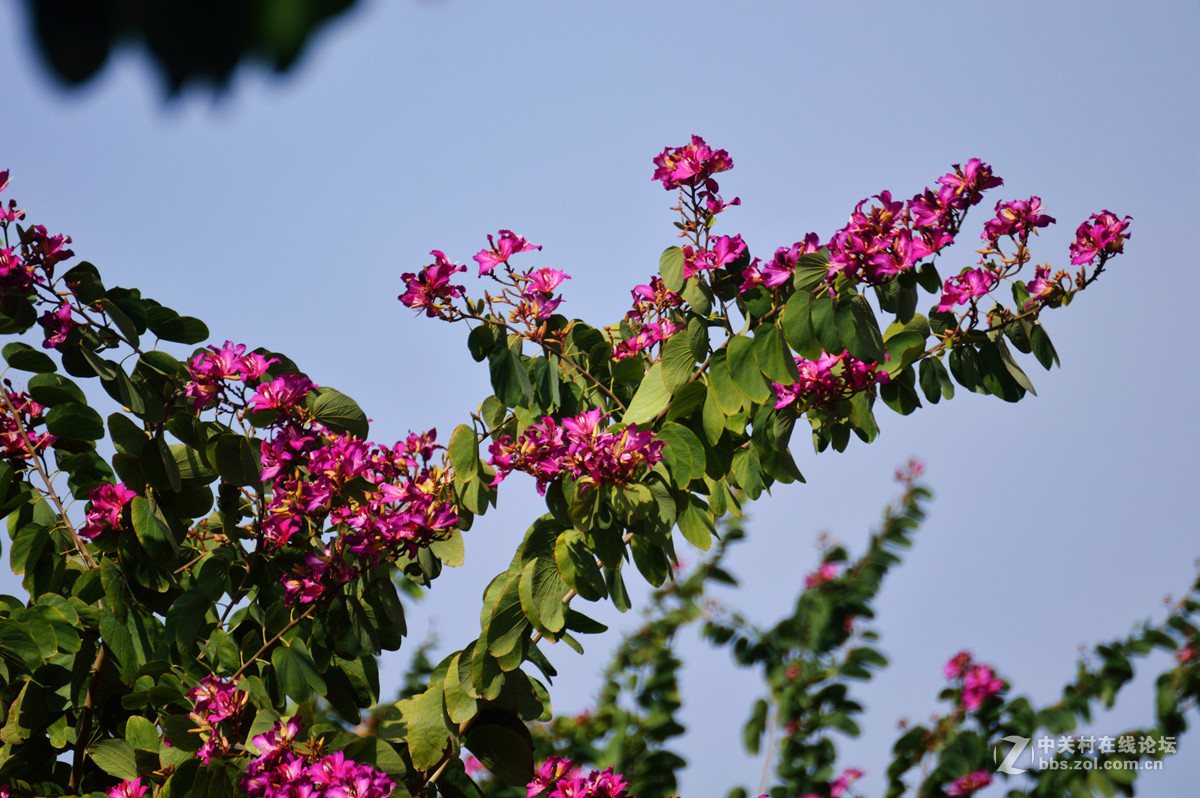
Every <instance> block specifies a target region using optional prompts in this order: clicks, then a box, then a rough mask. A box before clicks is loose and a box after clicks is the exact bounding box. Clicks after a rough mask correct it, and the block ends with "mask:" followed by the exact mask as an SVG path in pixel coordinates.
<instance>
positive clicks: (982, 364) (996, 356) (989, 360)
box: [979, 341, 1025, 402]
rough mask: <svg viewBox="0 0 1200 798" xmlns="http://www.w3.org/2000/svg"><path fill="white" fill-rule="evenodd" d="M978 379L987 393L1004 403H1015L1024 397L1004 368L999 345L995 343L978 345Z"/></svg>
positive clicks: (1022, 390) (989, 342) (1021, 389)
mask: <svg viewBox="0 0 1200 798" xmlns="http://www.w3.org/2000/svg"><path fill="white" fill-rule="evenodd" d="M1014 365H1015V364H1014ZM979 379H980V381H981V382H982V383H983V387H984V388H985V389H987V392H988V393H990V394H992V395H993V396H998V397H1000V398H1001V399H1003V400H1004V401H1006V402H1016V401H1018V400H1020V398H1021V397H1022V396H1024V395H1025V390H1024V389H1023V388H1022V387H1021V385H1020V384H1019V383H1018V382H1017V381H1016V380H1015V379H1014V378H1013V376H1012V374H1011V373H1009V370H1008V368H1007V367H1006V366H1005V363H1004V358H1003V356H1002V355H1001V354H1000V345H999V344H997V343H996V342H995V341H988V342H986V343H982V344H980V345H979Z"/></svg>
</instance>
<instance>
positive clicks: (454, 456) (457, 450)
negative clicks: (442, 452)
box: [447, 424, 479, 479]
mask: <svg viewBox="0 0 1200 798" xmlns="http://www.w3.org/2000/svg"><path fill="white" fill-rule="evenodd" d="M447 453H448V454H449V455H450V465H451V466H453V467H454V473H455V475H456V476H457V477H459V478H460V479H465V478H467V477H469V476H471V475H472V474H476V473H478V472H479V446H478V444H477V443H476V442H475V430H473V429H471V428H470V427H469V426H467V425H466V424H459V425H458V426H457V427H455V428H454V434H452V435H451V436H450V444H449V446H448V447H447Z"/></svg>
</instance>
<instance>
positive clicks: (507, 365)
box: [488, 341, 533, 407]
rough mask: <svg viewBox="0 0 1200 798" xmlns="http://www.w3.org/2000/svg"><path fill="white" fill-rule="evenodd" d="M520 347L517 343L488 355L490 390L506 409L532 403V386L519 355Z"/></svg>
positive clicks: (502, 347)
mask: <svg viewBox="0 0 1200 798" xmlns="http://www.w3.org/2000/svg"><path fill="white" fill-rule="evenodd" d="M520 346H521V344H520V342H519V341H518V342H516V343H515V344H513V345H512V346H501V347H497V348H496V349H494V350H492V353H491V354H490V355H488V368H489V370H490V372H491V376H492V390H494V391H495V392H496V398H498V399H499V400H500V401H501V402H503V403H504V404H505V406H507V407H519V406H520V407H523V406H525V405H527V404H528V403H529V402H532V401H533V385H532V383H530V381H529V373H528V372H527V371H525V363H524V361H523V360H522V359H521V356H520V354H519V352H520Z"/></svg>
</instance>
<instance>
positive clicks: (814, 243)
mask: <svg viewBox="0 0 1200 798" xmlns="http://www.w3.org/2000/svg"><path fill="white" fill-rule="evenodd" d="M820 249H821V240H820V239H819V238H818V237H817V234H816V233H809V234H808V235H806V236H805V237H804V240H803V241H797V242H796V243H795V244H792V245H791V246H790V247H780V248H779V249H777V250H775V257H773V258H771V260H770V261H768V262H767V263H766V265H761V263H760V261H759V260H758V258H755V259H754V260H753V261H752V262H751V263H750V265H749V266H747V267H746V270H745V271H744V272H742V287H741V289H740V290H739V291H738V293H739V294H744V293H746V292H747V291H749V290H750V289H751V288H754V287H756V286H760V285H764V286H766V287H768V288H775V287H777V286H781V285H783V284H784V283H786V282H787V281H789V280H791V279H792V274H793V273H794V272H795V271H796V264H797V263H798V262H799V261H800V258H801V257H802V256H804V255H812V254H814V253H816V252H817V251H819V250H820Z"/></svg>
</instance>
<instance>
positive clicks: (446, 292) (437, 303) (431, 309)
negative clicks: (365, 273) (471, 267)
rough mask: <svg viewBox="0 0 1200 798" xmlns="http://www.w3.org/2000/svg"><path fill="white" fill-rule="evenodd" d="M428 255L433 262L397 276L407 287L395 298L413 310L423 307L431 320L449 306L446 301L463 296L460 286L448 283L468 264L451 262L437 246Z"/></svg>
mask: <svg viewBox="0 0 1200 798" xmlns="http://www.w3.org/2000/svg"><path fill="white" fill-rule="evenodd" d="M429 254H431V255H433V258H434V261H433V263H431V264H430V265H428V266H426V267H425V268H424V269H422V270H421V271H420V272H419V273H416V274H413V273H411V272H410V273H408V274H402V275H400V279H402V280H404V287H405V289H406V290H405V292H404V293H403V294H401V295H400V296H399V297H398V298H399V300H400V301H401V302H402V303H404V304H405V305H407V306H408V307H410V308H412V309H413V310H421V309H422V308H424V310H425V315H426V316H428V317H429V318H431V319H432V318H436V317H437V316H438V315H440V314H441V313H442V312H444V311H446V310H448V309H449V307H450V305H449V300H451V299H454V298H456V297H460V296H462V292H463V287H462V286H461V285H450V279H451V278H452V277H453V276H454V275H455V274H457V273H458V272H465V271H466V270H467V267H466V266H456V265H454V264H453V263H451V262H450V261H449V260H447V259H446V254H445V253H444V252H440V251H438V250H436V249H435V250H433V251H432V252H430V253H429Z"/></svg>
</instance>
